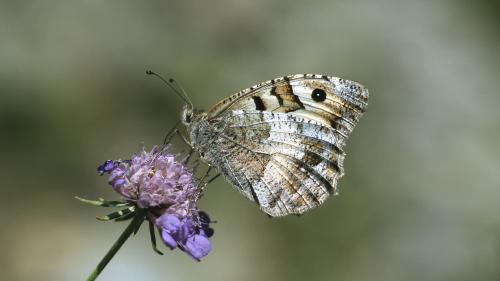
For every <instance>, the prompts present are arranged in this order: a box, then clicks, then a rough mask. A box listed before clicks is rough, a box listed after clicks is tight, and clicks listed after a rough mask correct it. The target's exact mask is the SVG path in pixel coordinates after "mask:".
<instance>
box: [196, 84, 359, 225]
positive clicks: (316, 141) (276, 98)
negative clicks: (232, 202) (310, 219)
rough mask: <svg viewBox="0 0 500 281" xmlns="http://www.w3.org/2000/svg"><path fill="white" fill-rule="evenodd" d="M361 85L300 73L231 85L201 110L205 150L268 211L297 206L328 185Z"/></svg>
mask: <svg viewBox="0 0 500 281" xmlns="http://www.w3.org/2000/svg"><path fill="white" fill-rule="evenodd" d="M367 103H368V90H367V89H365V88H364V87H363V86H362V85H360V84H358V83H356V82H352V81H348V80H344V79H340V78H335V77H328V76H323V75H313V74H300V75H293V76H286V77H282V78H277V79H273V80H270V81H267V82H263V83H261V84H258V85H255V86H253V87H250V88H248V89H246V90H243V91H241V92H238V93H236V94H234V95H232V96H230V97H228V98H226V99H224V100H222V101H221V102H219V103H218V104H216V105H215V106H214V107H213V108H212V109H211V110H209V111H208V112H207V120H208V122H209V123H210V124H211V125H210V126H213V127H216V128H217V129H216V131H217V132H216V133H213V134H212V137H211V139H212V140H213V143H212V145H211V147H212V148H214V149H216V150H213V149H212V153H209V154H208V155H207V156H206V159H207V160H208V161H209V162H211V163H212V164H213V165H214V166H215V167H217V168H218V169H219V171H220V172H221V173H222V174H223V175H224V177H225V178H226V179H227V180H228V181H229V182H231V183H232V184H233V185H235V186H236V187H237V188H238V189H239V190H240V191H241V192H242V193H243V194H244V195H245V196H246V197H248V198H249V199H250V200H253V201H255V202H256V203H257V204H259V206H260V208H261V209H262V210H263V211H265V212H266V213H268V214H269V215H271V216H284V215H288V214H301V213H303V212H305V211H307V210H309V209H311V208H314V207H316V206H319V205H320V204H322V203H323V202H324V201H325V200H326V198H327V197H328V196H329V194H331V193H336V190H337V181H338V179H339V178H340V177H341V176H342V175H343V168H342V164H343V160H344V156H345V153H344V151H343V149H344V146H345V143H346V141H347V138H348V136H349V134H350V133H351V132H352V130H353V129H354V126H355V125H356V124H357V122H358V121H359V119H360V117H361V115H362V114H363V112H364V111H365V110H366V107H367Z"/></svg>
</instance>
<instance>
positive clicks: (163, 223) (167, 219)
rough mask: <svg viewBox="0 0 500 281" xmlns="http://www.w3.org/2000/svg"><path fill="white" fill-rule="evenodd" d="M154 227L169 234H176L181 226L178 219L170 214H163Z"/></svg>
mask: <svg viewBox="0 0 500 281" xmlns="http://www.w3.org/2000/svg"><path fill="white" fill-rule="evenodd" d="M156 225H158V226H159V227H161V228H162V229H163V230H166V231H168V232H169V233H171V234H173V233H176V232H178V231H179V229H180V228H181V227H182V226H183V224H182V223H181V221H180V220H179V218H177V217H176V216H174V215H171V214H163V215H162V216H161V217H159V218H158V219H157V220H156Z"/></svg>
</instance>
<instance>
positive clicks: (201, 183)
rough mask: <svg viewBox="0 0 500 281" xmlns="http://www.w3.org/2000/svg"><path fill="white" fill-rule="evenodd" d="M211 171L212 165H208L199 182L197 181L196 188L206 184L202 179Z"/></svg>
mask: <svg viewBox="0 0 500 281" xmlns="http://www.w3.org/2000/svg"><path fill="white" fill-rule="evenodd" d="M211 171H212V166H208V170H207V172H206V173H205V174H204V175H203V177H201V179H200V182H199V183H198V186H197V187H196V188H199V187H200V186H201V185H204V186H206V185H207V184H206V183H205V184H204V183H203V181H204V180H205V179H206V178H207V177H208V175H209V174H210V172H211ZM202 190H203V188H202Z"/></svg>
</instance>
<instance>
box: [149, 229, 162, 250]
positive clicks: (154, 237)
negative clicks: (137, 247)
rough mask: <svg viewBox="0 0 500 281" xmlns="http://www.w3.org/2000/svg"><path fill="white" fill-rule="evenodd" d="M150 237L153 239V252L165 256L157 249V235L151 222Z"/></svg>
mask: <svg viewBox="0 0 500 281" xmlns="http://www.w3.org/2000/svg"><path fill="white" fill-rule="evenodd" d="M149 237H150V238H151V246H152V247H153V251H155V253H157V254H158V255H163V253H162V252H160V250H158V248H156V235H155V226H154V224H153V223H152V222H151V221H149Z"/></svg>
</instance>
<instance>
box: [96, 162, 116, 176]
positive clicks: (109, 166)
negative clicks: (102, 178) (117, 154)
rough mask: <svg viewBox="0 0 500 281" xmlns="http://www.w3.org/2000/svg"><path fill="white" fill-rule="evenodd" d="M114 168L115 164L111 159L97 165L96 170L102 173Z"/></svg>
mask: <svg viewBox="0 0 500 281" xmlns="http://www.w3.org/2000/svg"><path fill="white" fill-rule="evenodd" d="M114 168H115V164H114V163H113V160H106V162H104V163H103V164H102V165H101V166H99V167H97V172H98V173H99V174H100V175H102V174H104V173H109V172H110V171H111V170H113V169H114Z"/></svg>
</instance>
